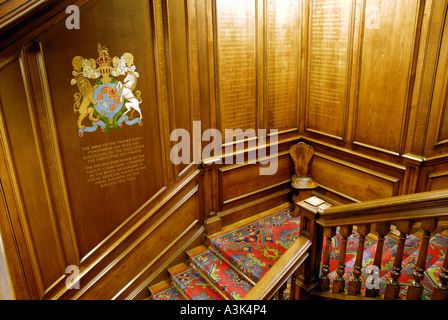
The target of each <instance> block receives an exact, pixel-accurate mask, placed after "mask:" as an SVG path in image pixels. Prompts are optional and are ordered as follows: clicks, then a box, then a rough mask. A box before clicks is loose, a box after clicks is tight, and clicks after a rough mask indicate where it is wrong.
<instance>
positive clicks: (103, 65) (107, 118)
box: [71, 44, 143, 137]
mask: <svg viewBox="0 0 448 320" xmlns="http://www.w3.org/2000/svg"><path fill="white" fill-rule="evenodd" d="M98 54H99V57H98V59H96V60H95V59H85V58H83V57H80V56H76V57H74V58H73V60H72V65H73V68H74V70H73V76H74V78H73V79H72V81H71V84H72V85H75V84H76V85H77V86H78V89H79V93H76V94H75V95H74V98H75V105H74V112H75V113H79V117H78V128H79V131H78V134H79V136H80V137H82V136H84V133H85V132H94V131H96V130H97V129H98V127H99V128H100V129H101V131H104V132H109V131H110V130H111V128H114V129H115V130H118V129H120V128H122V127H123V124H127V125H129V126H131V125H134V124H137V125H139V126H142V125H143V122H142V119H143V116H142V111H141V109H140V104H141V103H142V99H141V97H140V96H141V92H140V91H139V90H137V91H135V93H134V90H135V88H136V87H137V79H138V77H139V74H138V72H136V67H135V65H134V56H133V55H132V54H131V53H125V54H123V55H122V56H121V58H119V57H115V58H113V59H111V58H110V57H109V49H108V48H106V47H104V46H101V44H98ZM119 77H124V80H123V82H121V81H120V80H117V78H119ZM90 79H93V80H94V81H95V83H94V84H93V85H92V84H91V82H90Z"/></svg>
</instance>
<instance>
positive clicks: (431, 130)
mask: <svg viewBox="0 0 448 320" xmlns="http://www.w3.org/2000/svg"><path fill="white" fill-rule="evenodd" d="M446 12H447V9H446V7H445V20H444V28H443V34H442V35H441V40H440V41H441V44H440V55H439V63H438V66H437V71H436V75H435V80H434V92H433V98H432V101H431V102H432V104H431V114H430V116H429V124H428V130H427V138H426V141H425V142H426V145H425V150H424V156H425V158H428V159H430V158H437V157H440V156H444V155H446V154H448V145H447V142H448V133H447V132H448V131H447V130H448V129H447V126H448V124H447V120H446V119H447V111H446V110H447V109H448V103H447V101H448V98H447V97H448V76H447V75H448V55H447V54H446V52H447V50H448V32H447V30H448V19H446Z"/></svg>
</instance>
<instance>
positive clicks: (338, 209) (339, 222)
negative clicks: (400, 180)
mask: <svg viewBox="0 0 448 320" xmlns="http://www.w3.org/2000/svg"><path fill="white" fill-rule="evenodd" d="M319 213H320V217H319V219H318V220H317V223H318V224H319V225H321V226H323V227H335V226H343V225H354V224H369V223H379V222H389V221H399V220H421V219H426V218H448V189H444V190H437V191H429V192H422V193H415V194H409V195H403V196H396V197H390V198H383V199H378V200H370V201H365V202H360V203H352V204H345V205H339V206H334V207H329V208H327V209H324V210H319Z"/></svg>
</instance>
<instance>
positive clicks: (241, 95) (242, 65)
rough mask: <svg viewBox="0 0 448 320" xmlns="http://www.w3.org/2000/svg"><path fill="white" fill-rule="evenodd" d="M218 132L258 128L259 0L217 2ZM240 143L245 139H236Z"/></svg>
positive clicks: (223, 134)
mask: <svg viewBox="0 0 448 320" xmlns="http://www.w3.org/2000/svg"><path fill="white" fill-rule="evenodd" d="M214 5H215V7H214V9H215V12H214V13H215V15H214V17H215V19H214V21H215V24H214V27H215V31H214V32H215V34H216V37H215V39H214V40H215V57H214V59H215V63H216V65H215V68H216V73H215V76H216V79H215V81H216V88H217V90H216V110H217V127H216V128H217V129H219V130H220V132H221V133H222V136H223V141H225V140H226V136H225V131H226V129H229V130H232V129H233V130H235V129H241V130H243V131H246V130H247V129H252V130H255V131H256V130H257V129H258V120H259V119H257V118H258V117H257V114H258V110H259V107H258V102H257V59H258V57H257V55H258V50H257V41H256V40H257V39H256V38H257V25H258V24H257V16H258V12H257V10H256V8H257V1H256V0H244V1H238V0H216V1H214ZM235 139H236V140H237V141H238V140H240V139H241V138H240V137H235Z"/></svg>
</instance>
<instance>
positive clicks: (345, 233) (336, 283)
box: [332, 226, 353, 293]
mask: <svg viewBox="0 0 448 320" xmlns="http://www.w3.org/2000/svg"><path fill="white" fill-rule="evenodd" d="M352 231H353V227H352V226H344V227H341V228H340V229H339V232H340V234H341V236H342V241H341V251H340V252H339V262H338V269H337V271H336V273H337V276H336V277H335V279H334V280H333V288H332V292H333V293H340V292H342V291H344V287H345V279H344V274H345V257H346V253H347V238H348V237H350V235H351V234H352Z"/></svg>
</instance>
